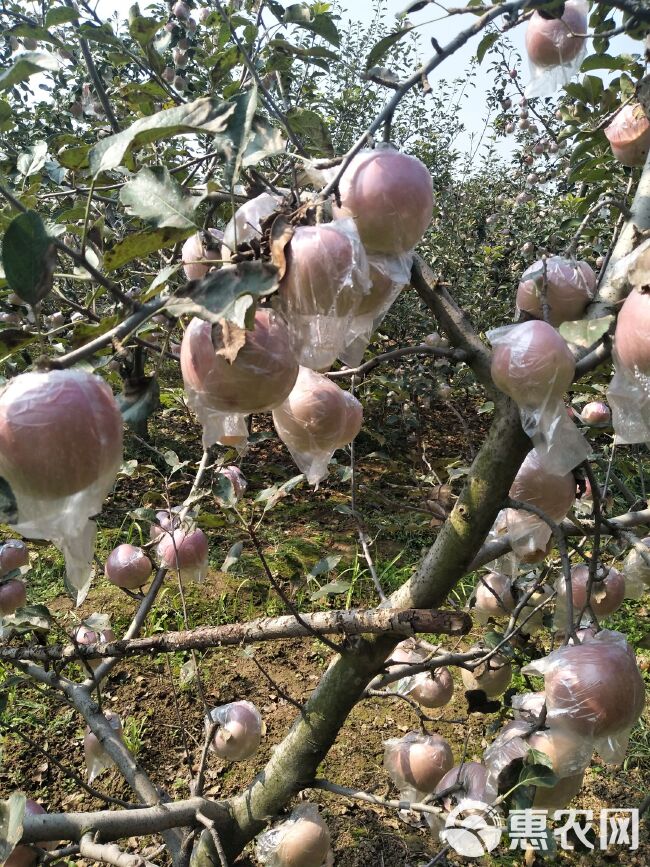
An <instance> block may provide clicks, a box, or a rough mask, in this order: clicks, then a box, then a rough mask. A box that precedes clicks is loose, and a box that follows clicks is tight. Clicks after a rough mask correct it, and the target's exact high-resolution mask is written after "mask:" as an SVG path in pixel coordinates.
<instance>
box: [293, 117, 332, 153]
mask: <svg viewBox="0 0 650 867" xmlns="http://www.w3.org/2000/svg"><path fill="white" fill-rule="evenodd" d="M287 120H288V121H289V123H290V124H291V128H292V129H293V130H294V132H296V133H297V134H298V135H299V136H300V138H301V139H302V142H303V144H304V145H306V146H307V147H308V148H309V149H310V150H312V151H316V152H318V154H321V155H322V154H326V155H329V156H333V155H334V146H333V144H332V139H331V137H330V134H329V130H328V128H327V124H326V123H325V121H324V120H323V118H322V117H321V116H320V115H319V114H318V112H317V111H313V110H312V109H311V108H292V109H290V110H289V111H288V112H287Z"/></svg>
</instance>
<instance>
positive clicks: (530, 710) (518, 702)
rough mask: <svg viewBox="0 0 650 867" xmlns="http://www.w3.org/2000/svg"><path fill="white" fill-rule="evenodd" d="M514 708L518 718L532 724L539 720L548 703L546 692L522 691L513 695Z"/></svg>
mask: <svg viewBox="0 0 650 867" xmlns="http://www.w3.org/2000/svg"><path fill="white" fill-rule="evenodd" d="M511 704H512V710H513V712H514V716H515V719H516V720H523V721H524V722H526V723H528V724H530V723H534V722H537V720H538V719H540V717H541V715H542V711H543V710H544V705H545V704H546V694H545V693H544V692H522V693H519V695H513V697H512V702H511Z"/></svg>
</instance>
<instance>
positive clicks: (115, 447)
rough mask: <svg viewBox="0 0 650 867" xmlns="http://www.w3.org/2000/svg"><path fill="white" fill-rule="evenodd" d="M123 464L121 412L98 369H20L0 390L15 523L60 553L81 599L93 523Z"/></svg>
mask: <svg viewBox="0 0 650 867" xmlns="http://www.w3.org/2000/svg"><path fill="white" fill-rule="evenodd" d="M121 464H122V416H121V414H120V410H119V407H118V405H117V403H116V401H115V399H114V397H113V394H112V392H111V390H110V388H109V387H108V385H106V383H105V382H103V381H102V380H101V379H100V378H99V377H97V376H93V375H92V374H89V373H85V372H84V371H81V370H53V371H50V372H48V373H22V374H20V375H19V376H16V377H15V378H14V379H12V380H10V381H9V382H8V383H7V385H5V386H4V387H3V389H2V391H0V476H2V477H3V478H4V479H6V481H7V482H8V483H9V485H10V486H11V490H12V491H13V493H14V496H15V497H16V502H17V506H18V516H17V520H16V522H15V524H14V526H15V529H16V531H17V532H18V533H20V534H21V535H22V536H26V537H27V538H28V539H48V540H49V541H51V542H53V543H54V544H55V545H56V546H57V547H58V548H59V549H60V550H61V551H62V552H63V554H64V556H65V564H66V585H67V587H68V589H69V591H70V592H71V594H72V595H73V597H74V598H75V599H76V602H77V604H81V602H83V600H84V598H85V597H86V594H87V592H88V588H89V585H90V580H91V574H92V563H93V555H94V550H95V536H96V532H97V526H96V524H95V522H94V521H92V520H90V519H91V517H92V516H94V515H97V514H98V513H99V512H101V510H102V504H103V502H104V499H105V497H106V496H107V494H108V493H109V492H110V490H111V488H112V487H113V483H114V482H115V478H116V476H117V473H118V470H119V468H120V466H121Z"/></svg>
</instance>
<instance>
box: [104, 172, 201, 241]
mask: <svg viewBox="0 0 650 867" xmlns="http://www.w3.org/2000/svg"><path fill="white" fill-rule="evenodd" d="M120 201H121V202H122V204H123V205H124V206H125V208H126V211H127V213H128V214H131V215H132V216H134V217H140V219H141V220H145V221H146V222H148V223H151V224H152V225H154V226H155V227H156V228H162V227H163V226H172V227H173V228H176V229H191V228H194V229H198V228H199V225H198V223H197V222H196V221H195V219H194V211H195V210H196V206H197V204H198V203H199V202H200V201H201V199H200V198H199V197H196V196H191V195H190V194H189V193H187V192H186V191H185V190H184V189H183V187H181V185H180V184H179V183H178V182H177V181H175V180H174V178H173V177H172V176H171V175H170V174H169V169H167V168H166V167H164V166H153V167H151V168H144V169H141V170H140V171H139V172H138V174H137V175H136V176H135V177H134V178H133V180H132V181H129V182H128V183H127V184H125V185H124V186H123V187H122V190H121V191H120Z"/></svg>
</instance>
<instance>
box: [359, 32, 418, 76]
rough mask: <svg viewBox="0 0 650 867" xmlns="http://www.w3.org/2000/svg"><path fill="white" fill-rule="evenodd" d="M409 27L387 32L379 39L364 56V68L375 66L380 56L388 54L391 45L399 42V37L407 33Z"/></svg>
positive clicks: (401, 37)
mask: <svg viewBox="0 0 650 867" xmlns="http://www.w3.org/2000/svg"><path fill="white" fill-rule="evenodd" d="M411 29H412V28H411V27H400V28H399V29H398V30H394V31H393V32H392V33H389V34H388V36H384V38H383V39H380V40H379V42H378V43H377V44H376V45H374V46H373V48H372V49H371V51H370V53H369V54H368V56H367V57H366V69H369V68H370V67H371V66H376V65H377V63H379V61H380V60H381V59H382V57H384V56H385V55H386V54H388V52H389V51H390V49H391V48H392V47H393V45H395V44H396V43H397V42H399V40H400V39H403V38H404V36H406V34H407V33H410V32H411Z"/></svg>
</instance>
